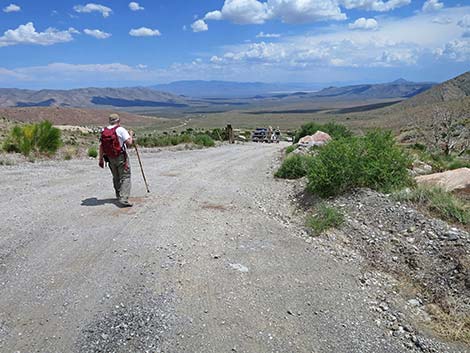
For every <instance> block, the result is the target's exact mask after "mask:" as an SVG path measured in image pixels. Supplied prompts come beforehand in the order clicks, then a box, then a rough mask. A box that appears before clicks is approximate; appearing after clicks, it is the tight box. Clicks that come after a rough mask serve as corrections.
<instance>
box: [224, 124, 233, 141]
mask: <svg viewBox="0 0 470 353" xmlns="http://www.w3.org/2000/svg"><path fill="white" fill-rule="evenodd" d="M226 131H227V136H228V142H229V143H235V138H234V137H233V128H232V124H228V125H227V128H226Z"/></svg>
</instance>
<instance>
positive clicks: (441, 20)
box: [432, 16, 452, 25]
mask: <svg viewBox="0 0 470 353" xmlns="http://www.w3.org/2000/svg"><path fill="white" fill-rule="evenodd" d="M432 22H433V23H439V24H440V25H448V24H449V23H452V19H451V18H450V17H442V16H440V17H435V18H433V19H432Z"/></svg>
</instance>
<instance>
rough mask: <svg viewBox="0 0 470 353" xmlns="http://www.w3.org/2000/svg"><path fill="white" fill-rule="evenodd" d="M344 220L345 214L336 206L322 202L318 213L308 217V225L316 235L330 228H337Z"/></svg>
mask: <svg viewBox="0 0 470 353" xmlns="http://www.w3.org/2000/svg"><path fill="white" fill-rule="evenodd" d="M343 222H344V215H343V214H342V213H341V212H340V211H339V210H337V209H336V208H334V207H329V206H327V205H325V204H320V205H319V206H318V207H317V210H316V213H315V214H314V215H312V216H310V217H308V218H307V226H308V227H310V228H311V229H312V231H313V233H314V234H315V235H320V234H321V233H323V232H324V231H326V230H328V229H330V228H337V227H339V226H341V225H342V224H343Z"/></svg>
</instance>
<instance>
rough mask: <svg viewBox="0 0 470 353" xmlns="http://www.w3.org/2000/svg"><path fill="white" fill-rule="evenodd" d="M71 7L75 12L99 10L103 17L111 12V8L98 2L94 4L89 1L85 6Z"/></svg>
mask: <svg viewBox="0 0 470 353" xmlns="http://www.w3.org/2000/svg"><path fill="white" fill-rule="evenodd" d="M73 9H74V10H75V12H78V13H91V12H100V13H101V14H102V15H103V17H105V18H106V17H109V15H111V13H112V12H113V10H111V9H110V8H109V7H106V6H103V5H99V4H94V3H89V4H86V5H85V6H83V5H75V6H74V7H73Z"/></svg>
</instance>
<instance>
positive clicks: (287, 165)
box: [274, 154, 313, 179]
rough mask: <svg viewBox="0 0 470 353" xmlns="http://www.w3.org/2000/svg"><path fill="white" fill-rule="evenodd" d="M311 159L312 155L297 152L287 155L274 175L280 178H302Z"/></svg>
mask: <svg viewBox="0 0 470 353" xmlns="http://www.w3.org/2000/svg"><path fill="white" fill-rule="evenodd" d="M312 160H313V157H312V156H309V155H306V156H302V155H299V154H294V155H290V156H287V157H286V159H284V161H283V162H282V164H281V166H280V167H279V169H278V170H277V172H276V173H275V174H274V176H275V177H277V178H282V179H299V178H302V177H304V176H306V175H307V172H308V169H309V166H310V165H311V163H312Z"/></svg>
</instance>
